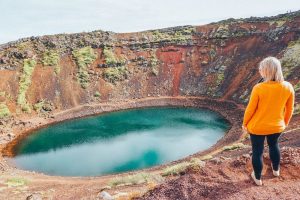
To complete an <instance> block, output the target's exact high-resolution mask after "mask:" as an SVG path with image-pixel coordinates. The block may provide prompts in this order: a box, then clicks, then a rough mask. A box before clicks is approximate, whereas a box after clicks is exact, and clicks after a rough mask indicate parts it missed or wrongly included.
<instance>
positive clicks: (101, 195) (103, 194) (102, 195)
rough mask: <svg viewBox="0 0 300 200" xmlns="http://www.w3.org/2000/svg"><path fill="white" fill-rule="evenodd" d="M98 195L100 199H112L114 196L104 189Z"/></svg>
mask: <svg viewBox="0 0 300 200" xmlns="http://www.w3.org/2000/svg"><path fill="white" fill-rule="evenodd" d="M98 196H99V198H100V199H103V200H114V198H113V197H112V196H111V195H110V194H109V193H108V192H105V191H102V192H100V193H99V195H98Z"/></svg>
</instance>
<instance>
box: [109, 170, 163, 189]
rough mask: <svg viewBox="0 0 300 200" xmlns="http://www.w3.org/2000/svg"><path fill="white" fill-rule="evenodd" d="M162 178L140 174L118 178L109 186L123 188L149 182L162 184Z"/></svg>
mask: <svg viewBox="0 0 300 200" xmlns="http://www.w3.org/2000/svg"><path fill="white" fill-rule="evenodd" d="M161 181H162V177H161V176H160V175H154V174H150V173H138V174H134V175H129V176H124V177H116V178H114V179H112V180H111V181H110V182H109V183H108V185H109V186H110V187H116V186H122V185H137V184H142V183H148V182H161Z"/></svg>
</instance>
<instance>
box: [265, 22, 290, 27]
mask: <svg viewBox="0 0 300 200" xmlns="http://www.w3.org/2000/svg"><path fill="white" fill-rule="evenodd" d="M268 23H269V25H270V26H272V25H273V24H275V25H276V27H281V26H283V25H284V24H285V23H286V20H274V21H268Z"/></svg>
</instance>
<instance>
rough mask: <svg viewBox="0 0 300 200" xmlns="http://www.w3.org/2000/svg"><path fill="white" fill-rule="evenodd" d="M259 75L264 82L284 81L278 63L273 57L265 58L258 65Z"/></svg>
mask: <svg viewBox="0 0 300 200" xmlns="http://www.w3.org/2000/svg"><path fill="white" fill-rule="evenodd" d="M259 73H260V75H261V76H262V77H263V79H264V81H277V82H282V81H284V78H283V74H282V70H281V64H280V61H279V60H278V59H277V58H275V57H267V58H265V59H263V60H262V61H261V62H260V63H259Z"/></svg>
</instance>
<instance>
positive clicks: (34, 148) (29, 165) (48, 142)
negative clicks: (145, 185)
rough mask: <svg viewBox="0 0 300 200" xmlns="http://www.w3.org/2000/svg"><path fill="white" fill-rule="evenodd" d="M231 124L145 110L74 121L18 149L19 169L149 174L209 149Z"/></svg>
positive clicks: (207, 115) (205, 113)
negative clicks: (141, 171) (145, 170)
mask: <svg viewBox="0 0 300 200" xmlns="http://www.w3.org/2000/svg"><path fill="white" fill-rule="evenodd" d="M228 127H229V124H228V123H227V122H226V120H225V119H224V118H222V117H221V116H220V115H219V114H217V113H215V112H212V111H209V110H203V109H195V108H173V107H162V108H144V109H136V110H125V111H118V112H112V113H106V114H103V115H99V116H94V117H88V118H83V119H76V120H71V121H66V122H63V123H59V124H55V125H52V126H49V127H47V128H43V129H40V130H38V131H36V132H35V133H34V134H31V135H29V136H28V137H26V138H25V139H24V140H23V141H21V143H20V144H19V145H17V146H16V148H15V151H16V156H15V157H14V158H12V162H13V163H14V164H15V165H16V166H17V167H20V168H22V169H26V170H32V171H38V172H43V173H45V174H49V175H62V176H96V175H103V174H110V173H118V172H125V171H130V170H135V169H142V168H147V167H151V166H155V165H159V164H163V163H166V162H169V161H173V160H177V159H180V158H183V157H185V156H187V155H190V154H193V153H196V152H198V151H200V150H204V149H207V148H208V147H210V146H211V145H213V144H215V143H216V142H217V140H219V139H220V138H221V137H222V136H223V135H224V132H225V131H226V130H227V129H228Z"/></svg>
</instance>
